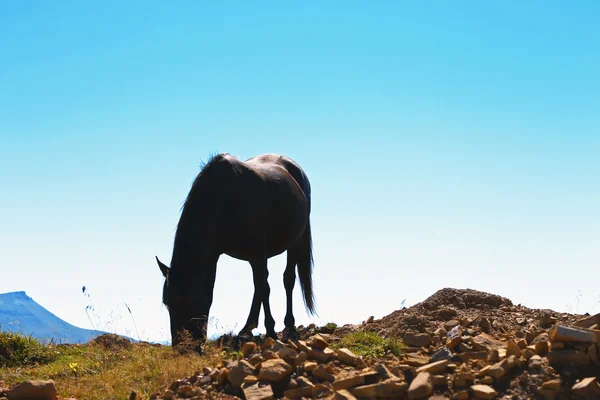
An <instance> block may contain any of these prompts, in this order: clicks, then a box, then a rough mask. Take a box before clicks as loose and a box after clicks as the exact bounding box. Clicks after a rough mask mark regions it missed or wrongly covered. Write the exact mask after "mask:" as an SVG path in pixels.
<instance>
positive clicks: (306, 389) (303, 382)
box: [284, 376, 315, 399]
mask: <svg viewBox="0 0 600 400" xmlns="http://www.w3.org/2000/svg"><path fill="white" fill-rule="evenodd" d="M296 382H297V385H298V386H297V387H296V388H294V389H289V390H286V391H285V392H284V396H285V397H287V398H289V399H293V398H301V397H312V392H313V386H315V385H314V384H313V383H312V382H311V381H309V380H308V379H307V378H305V377H303V376H301V377H299V378H298V379H297V380H296Z"/></svg>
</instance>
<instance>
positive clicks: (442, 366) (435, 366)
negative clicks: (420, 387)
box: [417, 360, 449, 374]
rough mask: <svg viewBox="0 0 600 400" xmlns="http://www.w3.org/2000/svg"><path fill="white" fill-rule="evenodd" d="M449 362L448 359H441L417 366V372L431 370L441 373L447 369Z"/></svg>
mask: <svg viewBox="0 0 600 400" xmlns="http://www.w3.org/2000/svg"><path fill="white" fill-rule="evenodd" d="M448 363H449V361H448V360H441V361H437V362H433V363H430V364H427V365H423V366H422V367H419V368H417V373H421V372H429V373H430V374H440V373H442V372H444V371H445V370H446V366H447V365H448Z"/></svg>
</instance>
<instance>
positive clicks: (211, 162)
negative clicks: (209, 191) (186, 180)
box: [173, 153, 229, 247]
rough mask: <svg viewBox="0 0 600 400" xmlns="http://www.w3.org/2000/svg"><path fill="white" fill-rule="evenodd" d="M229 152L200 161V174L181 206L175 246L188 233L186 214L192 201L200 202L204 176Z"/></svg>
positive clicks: (212, 155)
mask: <svg viewBox="0 0 600 400" xmlns="http://www.w3.org/2000/svg"><path fill="white" fill-rule="evenodd" d="M228 155H229V154H228V153H217V154H210V155H209V158H208V160H207V161H206V162H202V161H201V162H200V172H199V173H198V175H197V176H196V178H195V179H194V182H193V183H192V187H191V189H190V191H189V193H188V195H187V197H186V199H185V201H184V202H183V205H182V206H181V210H180V212H181V217H180V218H179V222H178V223H177V229H176V231H175V240H174V241H173V247H175V246H177V243H178V238H179V237H180V236H183V235H186V234H187V233H188V230H189V225H188V226H187V227H185V226H184V224H185V223H186V221H187V218H186V214H187V213H188V212H189V210H190V209H191V208H193V207H191V204H192V203H196V204H197V202H198V199H199V197H198V196H202V193H199V191H201V190H204V189H201V187H202V185H203V184H202V183H203V181H204V179H203V178H204V177H205V176H206V175H207V174H208V173H210V171H211V170H212V169H213V167H214V166H215V165H217V164H218V163H219V162H221V161H223V159H224V158H225V156H228ZM192 199H194V200H192Z"/></svg>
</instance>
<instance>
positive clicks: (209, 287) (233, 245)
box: [156, 153, 316, 346]
mask: <svg viewBox="0 0 600 400" xmlns="http://www.w3.org/2000/svg"><path fill="white" fill-rule="evenodd" d="M310 190H311V189H310V182H309V180H308V177H307V175H306V173H305V172H304V171H303V170H302V168H301V167H300V166H299V165H298V164H297V163H296V162H295V161H294V160H292V159H290V158H289V157H286V156H283V155H279V154H262V155H258V156H255V157H252V158H249V159H247V160H245V161H240V160H238V159H237V158H236V157H234V156H232V155H230V154H228V153H221V154H217V155H215V156H213V157H211V158H210V159H209V161H208V162H207V163H206V164H204V166H203V167H201V171H200V172H199V173H198V175H197V176H196V178H195V180H194V182H193V184H192V187H191V189H190V191H189V193H188V196H187V198H186V200H185V203H184V204H183V207H182V210H181V216H180V219H179V222H178V224H177V229H176V232H175V239H174V243H173V253H172V258H171V263H170V267H167V266H166V265H165V264H163V263H162V262H161V261H160V260H159V259H158V256H156V261H157V263H158V266H159V268H160V270H161V272H162V274H163V276H164V278H165V281H164V286H163V297H162V301H163V304H164V305H165V307H166V308H167V310H168V311H169V318H170V325H171V343H172V345H173V346H175V345H177V344H178V343H180V342H181V334H182V332H183V331H184V330H186V331H187V332H188V333H189V334H190V335H191V336H192V338H193V339H197V340H200V342H202V343H204V342H205V341H206V339H207V322H208V316H209V313H210V308H211V305H212V302H213V291H214V284H215V277H216V271H217V262H218V260H219V257H220V256H221V255H222V254H227V255H229V256H231V257H233V258H235V259H239V260H243V261H248V262H249V263H250V266H251V267H252V277H253V281H254V295H253V297H252V303H251V306H250V313H249V315H248V318H247V321H246V324H245V325H244V327H243V328H242V329H241V330H240V332H239V333H238V337H251V336H252V334H251V332H252V330H253V329H255V328H256V327H258V319H259V314H260V308H261V305H262V308H263V310H264V316H265V319H264V326H265V328H266V335H267V336H268V337H272V338H274V339H276V338H277V334H276V332H275V320H274V318H273V316H272V314H271V309H270V305H269V294H270V287H269V283H268V280H267V278H268V276H269V272H268V269H267V260H268V259H269V258H271V257H274V256H276V255H279V254H282V253H283V252H284V251H287V264H286V267H285V271H284V273H283V284H284V287H285V291H286V297H287V310H286V315H285V318H284V325H285V329H284V333H285V334H287V335H289V337H290V338H291V339H294V338H297V332H296V328H295V319H294V314H293V312H292V292H293V290H294V286H295V281H296V267H297V270H298V278H299V281H300V287H301V289H302V294H303V300H304V306H305V308H306V310H307V313H308V314H309V315H314V314H316V307H315V296H314V293H313V284H312V270H313V266H314V261H313V250H312V247H313V243H312V236H311V230H310V210H311V200H310V198H311V192H310Z"/></svg>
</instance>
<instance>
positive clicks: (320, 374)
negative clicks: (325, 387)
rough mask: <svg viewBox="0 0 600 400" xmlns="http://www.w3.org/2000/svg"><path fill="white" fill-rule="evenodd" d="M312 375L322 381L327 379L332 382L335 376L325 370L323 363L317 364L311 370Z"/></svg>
mask: <svg viewBox="0 0 600 400" xmlns="http://www.w3.org/2000/svg"><path fill="white" fill-rule="evenodd" d="M312 375H313V376H314V377H315V378H317V379H320V380H322V381H329V382H333V381H334V380H335V376H333V375H332V374H330V373H329V372H327V371H326V370H325V366H324V365H323V364H321V365H318V366H317V367H316V368H315V369H314V370H313V371H312Z"/></svg>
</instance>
